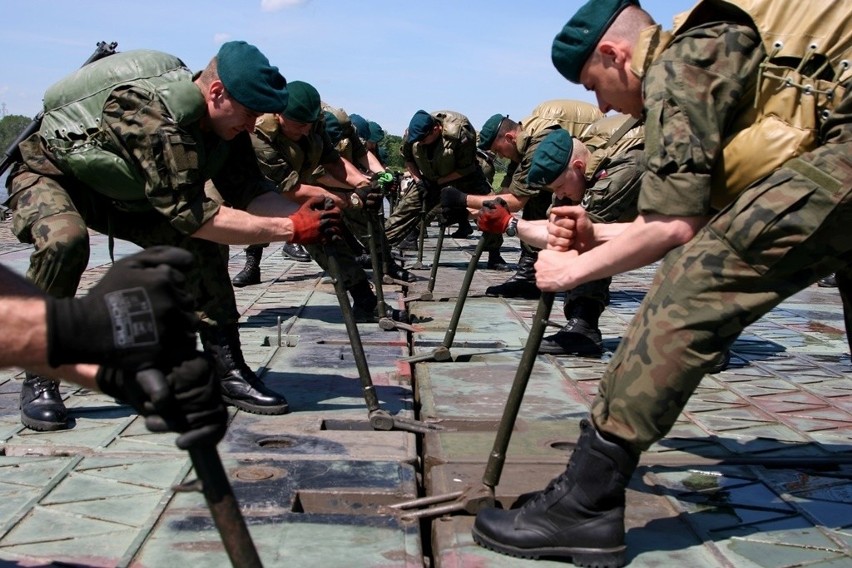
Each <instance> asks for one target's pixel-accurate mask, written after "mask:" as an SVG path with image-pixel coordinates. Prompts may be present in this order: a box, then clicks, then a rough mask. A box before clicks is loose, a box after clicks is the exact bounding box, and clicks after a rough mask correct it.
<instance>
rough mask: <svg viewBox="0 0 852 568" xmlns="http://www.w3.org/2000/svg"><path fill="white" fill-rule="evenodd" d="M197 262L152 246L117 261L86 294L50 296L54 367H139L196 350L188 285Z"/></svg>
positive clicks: (50, 348)
mask: <svg viewBox="0 0 852 568" xmlns="http://www.w3.org/2000/svg"><path fill="white" fill-rule="evenodd" d="M192 263H193V257H192V254H190V253H189V252H188V251H185V250H183V249H179V248H175V247H153V248H150V249H147V250H144V251H142V252H139V253H136V254H133V255H130V256H128V257H126V258H123V259H121V260H119V261H118V262H116V263H115V266H113V267H112V268H111V269H110V270H109V271H108V272H107V273H106V274H105V275H104V277H103V278H101V280H100V282H98V283H97V284H96V285H95V286H94V287H93V288H92V289H91V290H90V291H89V293H88V294H87V295H86V296H84V297H82V298H60V299H55V298H48V300H47V355H48V362H49V363H50V365H51V366H54V367H55V366H58V365H62V364H67V363H100V364H108V365H117V364H119V363H120V364H121V365H122V366H124V367H127V368H140V367H144V366H150V365H156V364H160V363H161V362H163V361H166V360H168V359H169V358H170V353H174V352H186V351H194V350H195V343H196V337H195V330H196V327H197V326H198V316H197V315H196V314H195V312H194V310H193V307H194V301H193V299H192V297H191V296H190V295H189V294H188V293H187V292H186V290H185V288H184V287H185V283H186V276H185V274H186V271H188V270H189V268H190V266H191V265H192Z"/></svg>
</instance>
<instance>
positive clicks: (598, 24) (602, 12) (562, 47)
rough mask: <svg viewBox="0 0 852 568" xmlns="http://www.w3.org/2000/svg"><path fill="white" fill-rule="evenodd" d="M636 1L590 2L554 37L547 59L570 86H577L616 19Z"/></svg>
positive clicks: (604, 0) (605, 0) (594, 0)
mask: <svg viewBox="0 0 852 568" xmlns="http://www.w3.org/2000/svg"><path fill="white" fill-rule="evenodd" d="M631 5H632V6H639V0H589V1H588V2H586V4H585V5H584V6H583V7H581V8H580V9H579V10H577V13H576V14H574V16H573V17H572V18H571V19H570V20H568V23H567V24H565V27H563V28H562V31H560V32H559V33H558V34H557V35H556V38H555V39H554V40H553V48H552V49H551V51H550V58H551V60H552V61H553V66H554V67H556V70H557V71H559V72H560V73H561V74H562V76H563V77H565V78H566V79H568V80H569V81H571V82H572V83H580V71H582V69H583V66H584V65H585V64H586V61H587V60H588V59H589V56H590V55H591V54H592V52H593V51H594V49H595V46H597V45H598V41H600V39H601V37H602V36H603V34H604V32H606V30H607V29H609V26H610V25H611V24H612V22H613V20H615V17H616V16H618V15H619V14H620V13H621V11H622V10H624V9H625V8H626V7H628V6H631Z"/></svg>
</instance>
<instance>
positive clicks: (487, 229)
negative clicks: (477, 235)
mask: <svg viewBox="0 0 852 568" xmlns="http://www.w3.org/2000/svg"><path fill="white" fill-rule="evenodd" d="M511 220H512V212H511V211H509V204H508V203H506V201H505V200H504V199H503V198H501V197H498V198H496V199H490V200H488V201H484V202H483V203H482V208H481V209H480V210H479V219H478V220H477V221H476V225H477V226H478V227H479V230H480V231H482V232H483V233H494V234H497V235H500V234H503V233H504V232H505V231H506V227H508V226H509V221H511Z"/></svg>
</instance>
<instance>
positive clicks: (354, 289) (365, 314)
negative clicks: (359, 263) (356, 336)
mask: <svg viewBox="0 0 852 568" xmlns="http://www.w3.org/2000/svg"><path fill="white" fill-rule="evenodd" d="M349 295H350V296H352V315H353V316H354V317H355V321H357V322H361V323H366V322H374V321H376V305H377V304H378V303H379V299H378V298H376V294H375V292H373V288H372V287H371V286H370V282H369V281H367V280H361V281H360V282H358V283H357V284H354V285H353V286H351V287H350V288H349Z"/></svg>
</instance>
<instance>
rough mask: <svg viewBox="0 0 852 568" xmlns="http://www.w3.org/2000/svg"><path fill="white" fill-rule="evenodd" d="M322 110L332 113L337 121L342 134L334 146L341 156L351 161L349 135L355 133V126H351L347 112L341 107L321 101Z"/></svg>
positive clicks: (351, 153) (351, 149)
mask: <svg viewBox="0 0 852 568" xmlns="http://www.w3.org/2000/svg"><path fill="white" fill-rule="evenodd" d="M322 110H323V111H328V112H330V113H331V114H333V115H334V118H336V119H337V122H339V123H340V130H341V131H342V132H343V136H342V137H341V138H340V140H338V141H337V142H336V144H335V146H334V148H335V149H336V150H337V152H338V153H339V154H340V155H341V157H343V158H345V159H346V160H348V161H350V162H353V159H352V158H353V154H354V152H353V148H352V140H351V139H350V137H351V136H354V135H355V128H354V127H353V126H352V120H351V119H350V118H349V114H348V113H347V112H346V111H345V110H343V109H342V108H337V107H333V106H331V105H330V104H328V103H322Z"/></svg>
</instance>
